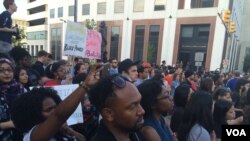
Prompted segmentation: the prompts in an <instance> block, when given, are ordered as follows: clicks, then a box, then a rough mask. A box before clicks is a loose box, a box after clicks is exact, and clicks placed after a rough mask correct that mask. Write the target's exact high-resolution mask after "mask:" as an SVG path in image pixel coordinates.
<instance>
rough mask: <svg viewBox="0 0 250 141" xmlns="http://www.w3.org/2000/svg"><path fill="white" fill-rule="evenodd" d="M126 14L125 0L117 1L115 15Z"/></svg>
mask: <svg viewBox="0 0 250 141" xmlns="http://www.w3.org/2000/svg"><path fill="white" fill-rule="evenodd" d="M123 12H124V0H118V1H115V7H114V13H123Z"/></svg>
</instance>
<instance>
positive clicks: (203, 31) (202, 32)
mask: <svg viewBox="0 0 250 141" xmlns="http://www.w3.org/2000/svg"><path fill="white" fill-rule="evenodd" d="M209 29H210V27H209V26H200V27H198V37H199V38H208V36H209Z"/></svg>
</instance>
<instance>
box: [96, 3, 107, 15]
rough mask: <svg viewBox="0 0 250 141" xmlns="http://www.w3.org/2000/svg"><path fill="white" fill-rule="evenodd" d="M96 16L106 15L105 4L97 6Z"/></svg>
mask: <svg viewBox="0 0 250 141" xmlns="http://www.w3.org/2000/svg"><path fill="white" fill-rule="evenodd" d="M97 14H106V2H101V3H98V4H97Z"/></svg>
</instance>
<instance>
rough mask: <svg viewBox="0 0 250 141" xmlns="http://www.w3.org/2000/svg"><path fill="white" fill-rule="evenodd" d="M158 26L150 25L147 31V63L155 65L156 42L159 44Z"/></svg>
mask: <svg viewBox="0 0 250 141" xmlns="http://www.w3.org/2000/svg"><path fill="white" fill-rule="evenodd" d="M159 33H160V25H151V26H150V29H149V43H148V54H147V61H148V62H150V63H156V61H157V52H158V42H159Z"/></svg>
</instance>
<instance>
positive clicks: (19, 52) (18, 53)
mask: <svg viewBox="0 0 250 141" xmlns="http://www.w3.org/2000/svg"><path fill="white" fill-rule="evenodd" d="M9 54H10V56H11V57H12V58H13V59H14V61H15V63H16V64H17V65H20V61H21V60H23V59H24V58H25V57H28V58H31V55H30V54H29V52H28V51H27V50H25V49H24V48H21V47H14V48H13V49H12V50H11V51H10V52H9Z"/></svg>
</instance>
